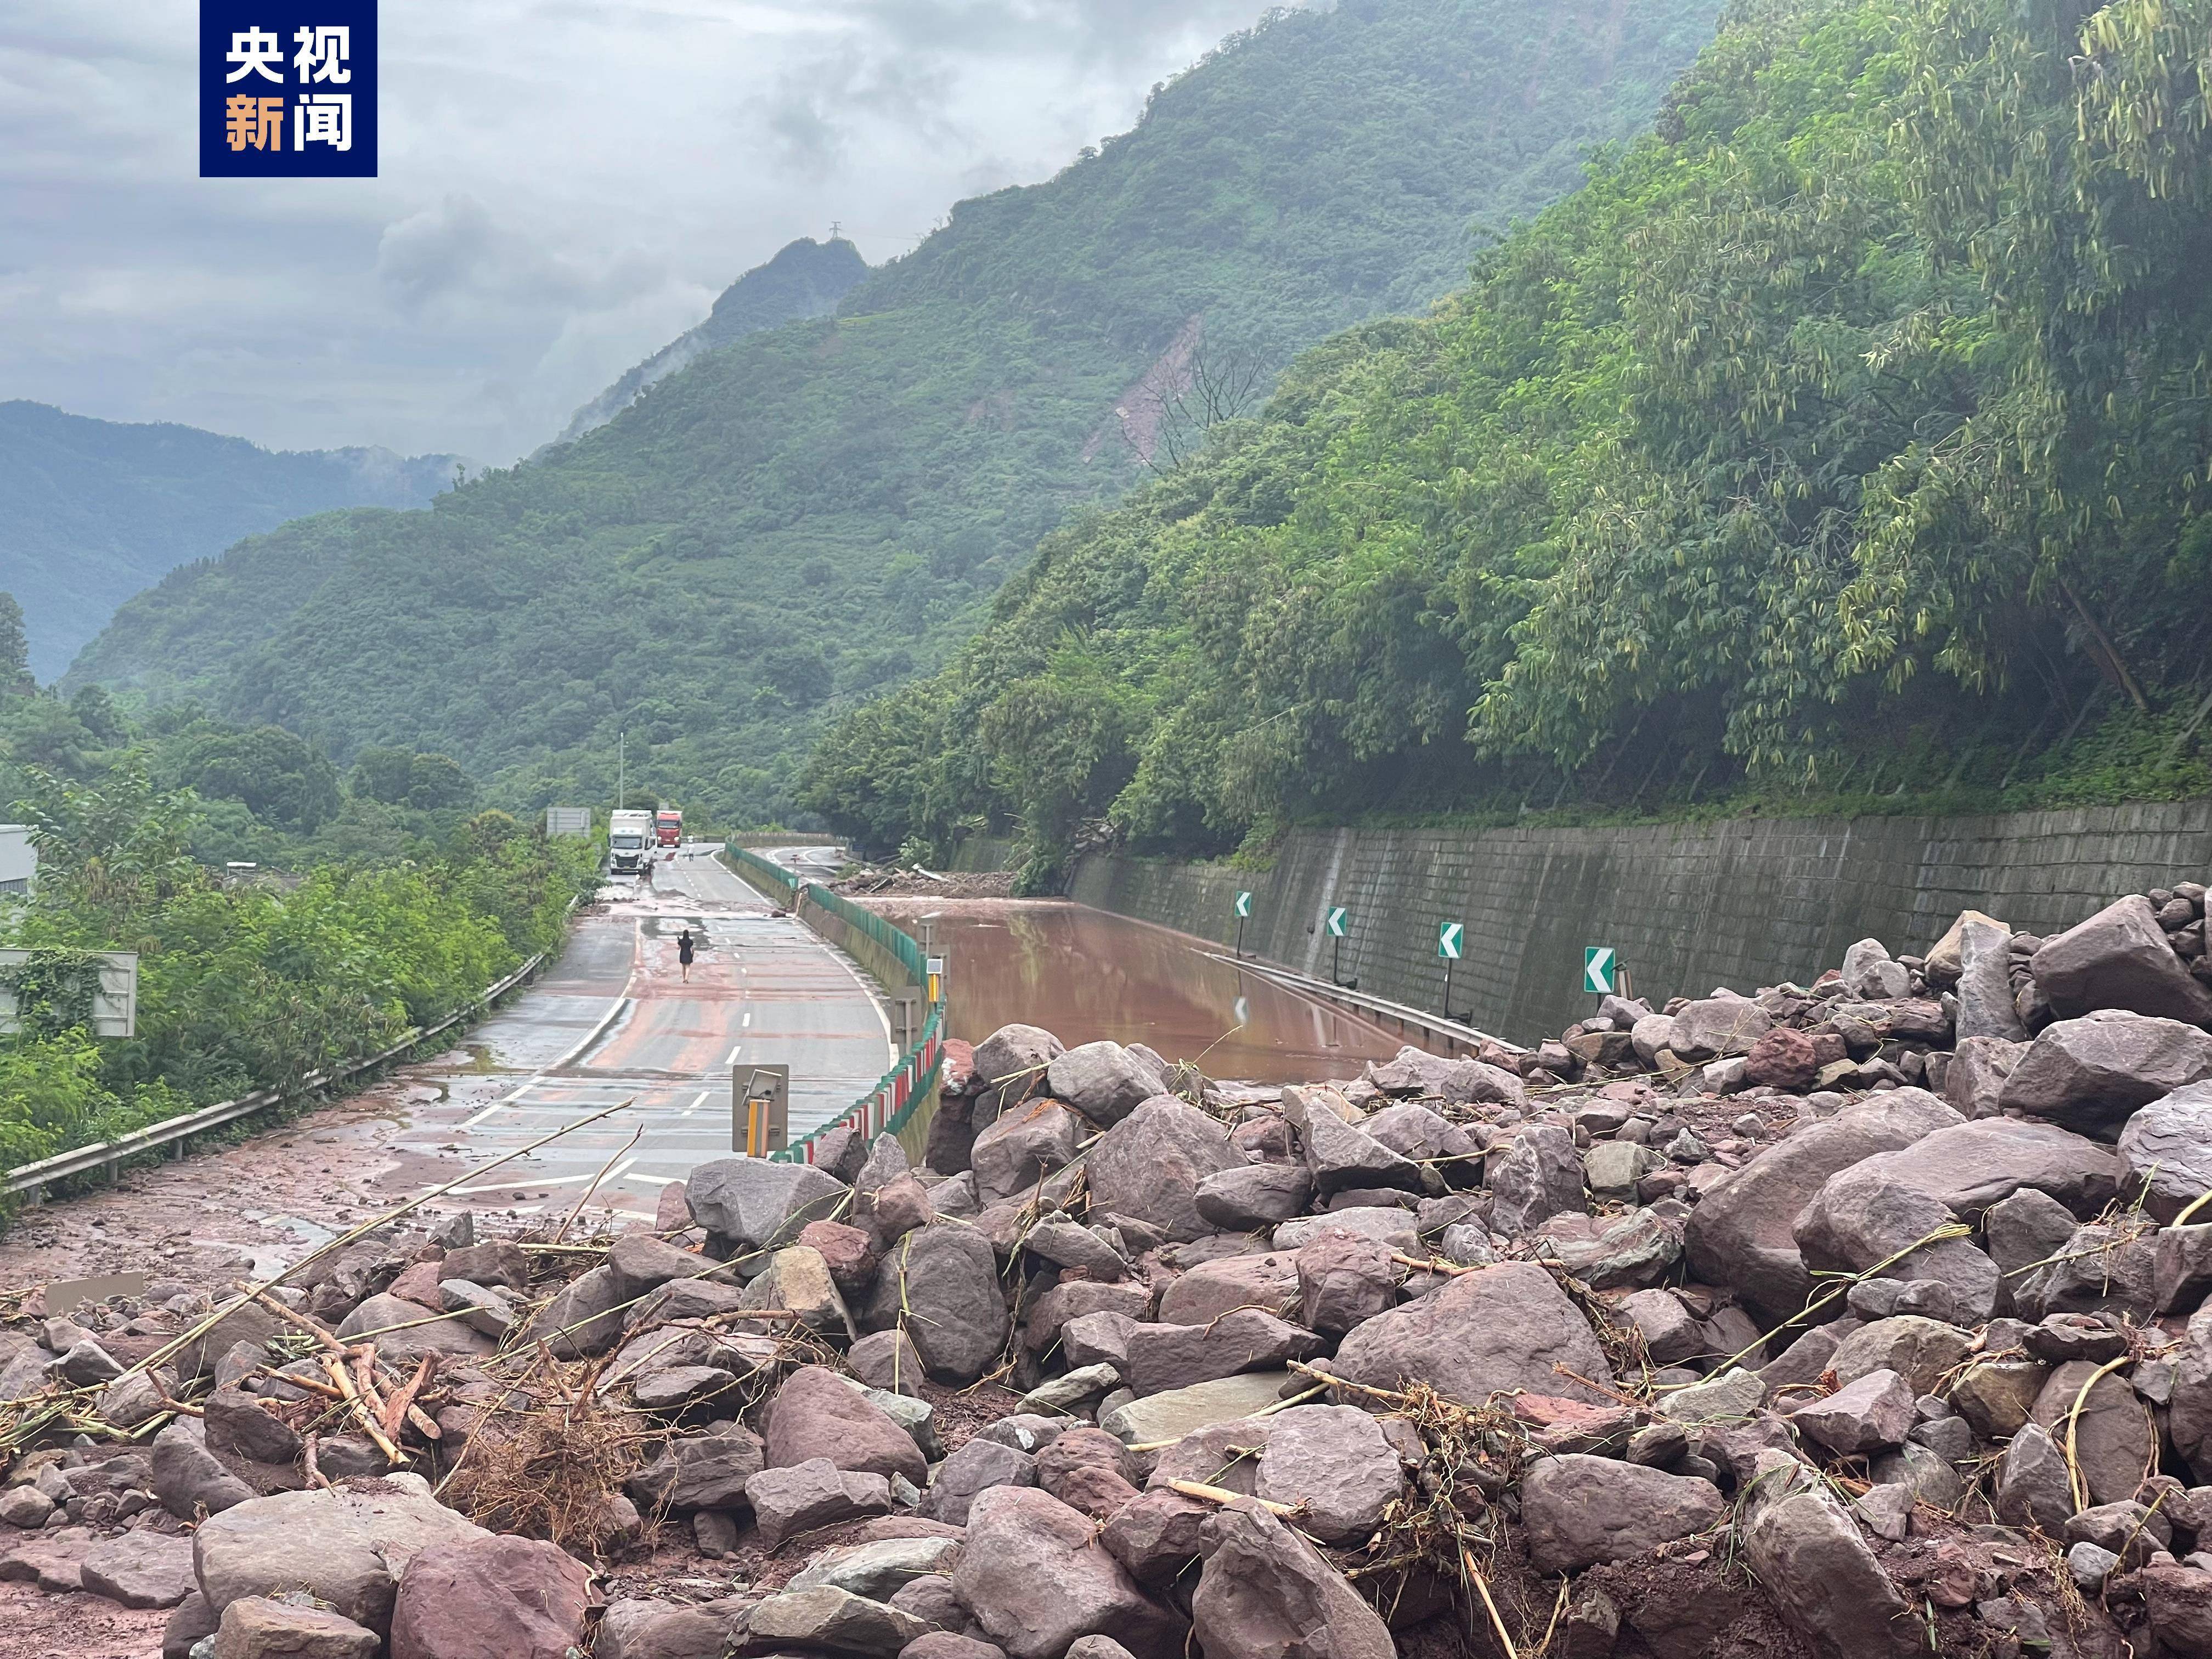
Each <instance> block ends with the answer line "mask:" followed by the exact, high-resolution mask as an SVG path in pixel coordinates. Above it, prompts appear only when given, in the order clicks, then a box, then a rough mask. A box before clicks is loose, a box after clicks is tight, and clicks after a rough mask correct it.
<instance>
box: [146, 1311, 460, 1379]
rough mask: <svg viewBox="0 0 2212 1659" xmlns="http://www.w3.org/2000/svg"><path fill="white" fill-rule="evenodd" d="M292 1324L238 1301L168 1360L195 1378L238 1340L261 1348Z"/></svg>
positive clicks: (182, 1373)
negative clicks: (237, 1303)
mask: <svg viewBox="0 0 2212 1659" xmlns="http://www.w3.org/2000/svg"><path fill="white" fill-rule="evenodd" d="M420 1311H421V1310H419V1309H418V1310H416V1312H420ZM291 1330H292V1327H291V1326H289V1325H287V1324H285V1323H284V1322H283V1321H282V1320H280V1319H278V1318H277V1317H276V1315H275V1314H273V1313H270V1311H269V1310H267V1309H266V1308H264V1307H262V1306H261V1305H260V1304H258V1303H254V1302H245V1301H241V1302H240V1304H239V1305H238V1306H236V1307H234V1308H233V1309H231V1310H230V1311H229V1312H228V1313H227V1314H225V1315H223V1316H222V1318H221V1319H218V1320H217V1321H216V1322H215V1323H214V1324H213V1325H211V1326H210V1327H209V1328H207V1330H205V1331H204V1332H203V1333H202V1334H200V1335H198V1336H197V1337H195V1338H193V1339H192V1340H191V1341H189V1342H187V1343H185V1346H183V1347H181V1348H179V1349H178V1350H177V1352H176V1354H175V1356H174V1358H173V1360H172V1361H171V1362H170V1363H172V1364H174V1365H175V1366H176V1368H177V1376H178V1377H179V1380H180V1381H181V1382H183V1383H197V1381H198V1380H199V1379H200V1378H201V1377H204V1376H207V1375H208V1374H209V1373H210V1371H212V1370H215V1368H216V1362H217V1361H218V1360H220V1359H221V1358H222V1357H223V1356H224V1355H225V1354H227V1353H228V1352H230V1351H231V1350H232V1349H233V1348H234V1347H236V1346H238V1345H239V1344H240V1343H241V1342H245V1343H250V1344H251V1345H252V1346H254V1347H256V1348H261V1349H264V1350H265V1349H266V1347H267V1345H268V1342H269V1340H270V1338H271V1337H273V1336H276V1335H278V1334H289V1333H290V1332H291Z"/></svg>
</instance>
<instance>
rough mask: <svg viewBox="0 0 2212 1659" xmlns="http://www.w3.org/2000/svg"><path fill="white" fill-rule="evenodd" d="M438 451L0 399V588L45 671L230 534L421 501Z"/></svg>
mask: <svg viewBox="0 0 2212 1659" xmlns="http://www.w3.org/2000/svg"><path fill="white" fill-rule="evenodd" d="M454 465H455V459H454V458H453V456H451V455H418V456H414V457H412V458H408V459H403V458H402V457H400V456H398V455H395V454H393V453H392V452H391V451H390V450H388V449H326V450H305V451H274V452H272V451H270V450H266V449H262V448H260V447H258V446H256V445H253V444H250V443H248V442H246V440H245V439H243V438H226V437H222V436H220V435H217V434H216V433H213V432H202V431H199V430H197V428H192V427H189V426H172V425H169V424H167V423H163V424H161V425H153V426H141V425H125V424H123V423H121V422H115V421H95V420H91V419H88V418H87V417H86V416H82V415H68V414H64V413H63V412H62V411H61V410H58V409H52V408H49V407H48V406H47V405H46V404H33V403H22V402H15V403H0V501H5V502H7V504H8V510H7V512H6V513H5V514H4V515H0V591H4V592H12V593H14V594H15V596H16V598H17V599H21V601H22V605H23V613H24V616H25V617H26V619H27V622H28V624H29V629H30V636H31V667H32V670H33V672H35V673H36V674H38V675H39V677H40V678H42V679H52V678H54V677H55V676H57V675H58V674H59V673H60V672H61V671H63V670H64V668H66V667H68V666H69V663H70V658H72V657H74V656H75V655H76V653H77V652H78V650H79V649H80V648H81V647H82V646H83V645H84V643H85V642H86V641H88V640H89V639H91V638H92V637H93V635H95V634H97V633H99V632H100V629H102V628H104V627H105V626H106V624H107V619H108V618H109V617H112V616H113V615H114V614H115V607H116V606H118V605H120V604H122V603H123V601H124V600H125V599H129V598H130V597H131V595H132V594H133V593H136V592H138V591H139V590H140V589H142V588H143V587H145V586H148V585H149V583H152V582H155V581H157V580H160V579H161V577H162V576H164V575H166V574H168V573H169V572H170V571H172V570H173V569H175V568H177V567H178V566H179V565H181V564H186V563H189V562H191V561H192V560H194V559H204V558H208V557H210V556H213V555H215V554H217V553H220V552H222V550H223V549H224V548H226V547H228V546H229V545H230V544H232V543H233V542H234V541H236V540H237V539H238V538H240V537H241V536H249V535H252V534H255V533H256V532H260V531H264V530H272V529H274V528H275V527H276V526H278V525H280V524H282V523H283V522H284V521H285V520H287V519H296V518H298V517H300V516H301V514H302V513H320V512H323V511H325V510H326V509H328V508H330V507H362V506H385V507H421V506H422V505H424V504H425V503H427V502H428V501H429V500H430V498H431V497H432V496H433V495H436V494H437V493H438V492H439V491H440V490H441V489H445V488H447V486H448V485H450V484H451V483H452V482H453V467H454Z"/></svg>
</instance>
